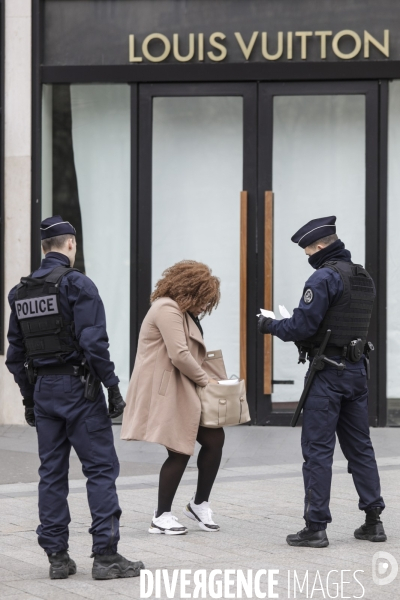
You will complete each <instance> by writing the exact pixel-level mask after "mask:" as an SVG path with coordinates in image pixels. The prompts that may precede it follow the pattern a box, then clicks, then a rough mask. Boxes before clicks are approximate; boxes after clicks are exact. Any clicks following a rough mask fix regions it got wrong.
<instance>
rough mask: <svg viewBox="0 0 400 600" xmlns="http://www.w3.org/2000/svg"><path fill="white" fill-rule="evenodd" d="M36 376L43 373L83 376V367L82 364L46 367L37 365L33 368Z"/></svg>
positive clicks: (40, 375)
mask: <svg viewBox="0 0 400 600" xmlns="http://www.w3.org/2000/svg"><path fill="white" fill-rule="evenodd" d="M35 374H36V375H37V376H38V377H42V376H43V375H72V376H73V377H83V376H84V375H85V369H84V367H83V366H82V365H54V366H48V367H38V368H36V369H35Z"/></svg>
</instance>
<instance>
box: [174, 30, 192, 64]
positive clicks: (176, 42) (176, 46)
mask: <svg viewBox="0 0 400 600" xmlns="http://www.w3.org/2000/svg"><path fill="white" fill-rule="evenodd" d="M173 52H174V56H175V58H176V60H178V61H179V62H188V60H191V59H192V58H193V56H194V33H189V53H188V54H187V55H186V56H182V55H181V54H179V33H174V35H173Z"/></svg>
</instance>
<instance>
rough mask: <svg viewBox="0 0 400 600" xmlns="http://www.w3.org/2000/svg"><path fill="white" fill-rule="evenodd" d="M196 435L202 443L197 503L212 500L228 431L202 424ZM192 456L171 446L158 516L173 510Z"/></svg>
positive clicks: (162, 471)
mask: <svg viewBox="0 0 400 600" xmlns="http://www.w3.org/2000/svg"><path fill="white" fill-rule="evenodd" d="M196 439H197V441H198V442H199V444H200V445H201V449H200V452H199V455H198V457H197V468H198V470H199V476H198V479H197V490H196V496H195V499H194V501H195V503H196V504H201V503H202V502H205V501H207V502H208V498H209V497H210V494H211V489H212V486H213V484H214V481H215V478H216V476H217V473H218V469H219V465H220V463H221V456H222V448H223V446H224V441H225V433H224V430H223V429H222V428H218V429H210V428H208V427H201V426H200V427H199V431H198V432H197V438H196ZM189 458H190V456H188V455H187V454H180V453H179V452H173V450H168V458H167V460H166V461H165V463H164V464H163V466H162V467H161V471H160V484H159V488H158V509H157V515H156V516H157V517H159V516H160V515H162V514H163V513H164V512H170V511H171V507H172V502H173V500H174V497H175V494H176V490H177V489H178V485H179V483H180V481H181V479H182V475H183V473H184V471H185V469H186V466H187V464H188V462H189Z"/></svg>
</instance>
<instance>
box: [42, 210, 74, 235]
mask: <svg viewBox="0 0 400 600" xmlns="http://www.w3.org/2000/svg"><path fill="white" fill-rule="evenodd" d="M68 234H71V235H75V236H76V230H75V227H72V225H71V223H70V222H69V221H64V219H63V218H62V217H61V216H60V215H54V217H49V218H48V219H45V220H44V221H42V222H41V224H40V237H41V239H42V240H45V239H46V238H52V237H56V236H58V235H68Z"/></svg>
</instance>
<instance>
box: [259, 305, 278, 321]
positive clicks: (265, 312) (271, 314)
mask: <svg viewBox="0 0 400 600" xmlns="http://www.w3.org/2000/svg"><path fill="white" fill-rule="evenodd" d="M260 310H261V313H260V314H259V315H257V317H259V316H260V315H262V316H263V317H268V318H269V319H275V313H274V312H272V310H267V309H265V308H260Z"/></svg>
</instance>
